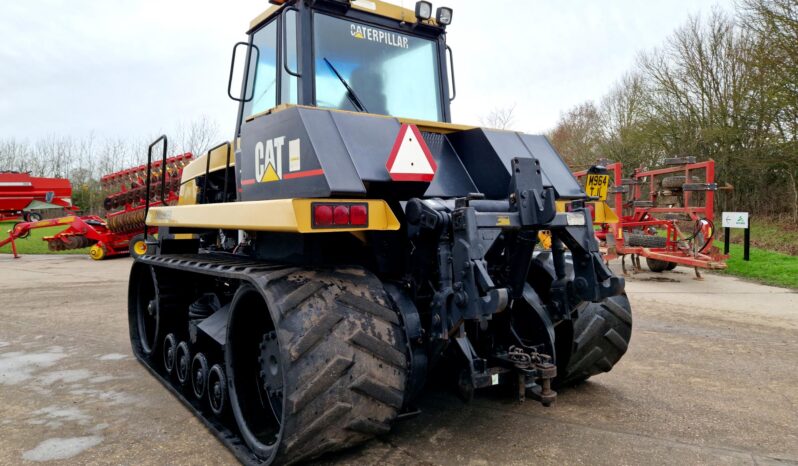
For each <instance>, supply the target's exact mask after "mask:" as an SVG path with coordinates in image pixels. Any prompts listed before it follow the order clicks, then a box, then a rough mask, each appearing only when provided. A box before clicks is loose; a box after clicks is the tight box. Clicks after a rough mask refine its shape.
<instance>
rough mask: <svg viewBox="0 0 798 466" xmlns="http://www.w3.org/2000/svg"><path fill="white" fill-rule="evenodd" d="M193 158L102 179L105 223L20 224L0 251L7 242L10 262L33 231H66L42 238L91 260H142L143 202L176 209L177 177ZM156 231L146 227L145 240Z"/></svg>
mask: <svg viewBox="0 0 798 466" xmlns="http://www.w3.org/2000/svg"><path fill="white" fill-rule="evenodd" d="M192 158H193V156H192V154H191V153H186V154H182V155H178V156H174V157H170V158H168V159H166V163H165V164H164V163H163V162H161V161H156V162H153V163H152V164H151V165H150V167H149V171H150V173H149V174H148V166H147V165H140V166H138V167H135V168H130V169H127V170H122V171H119V172H116V173H112V174H110V175H106V176H104V177H103V178H102V179H101V180H100V182H101V186H102V192H103V193H104V194H105V195H106V197H105V200H104V202H103V207H104V208H105V210H106V218H105V219H103V218H101V217H98V216H93V215H92V216H80V217H79V216H67V217H61V218H56V219H51V220H40V221H32V222H30V221H26V222H20V223H17V224H15V225H14V227H13V228H12V229H11V230H10V231H9V236H8V238H6V239H5V240H2V241H0V246H4V245H6V244H8V243H10V244H11V250H12V252H13V253H14V257H19V255H18V254H17V249H16V244H15V240H16V239H19V238H27V237H28V236H29V235H30V232H31V230H34V229H38V228H47V227H55V226H66V229H64V230H63V231H60V232H58V233H56V234H55V235H52V236H45V237H44V238H42V239H43V240H44V241H47V247H48V249H50V250H51V251H63V250H67V249H82V248H87V247H89V248H90V249H89V256H90V257H91V258H92V259H95V260H101V259H105V258H107V257H112V256H120V255H126V254H130V255H133V256H138V255H141V254H143V253H145V252H146V251H147V244H146V240H147V238H146V236H145V234H144V231H145V226H144V217H145V211H146V209H147V206H146V204H147V203H146V200H147V198H148V197H149V199H150V202H149V206H150V207H152V206H160V205H172V204H176V203H177V199H178V193H179V190H180V174H181V172H182V170H183V167H184V166H185V165H186V164H187V163H188V162H190V161H191V159H192ZM164 167H165V168H164ZM148 176H149V177H150V180H151V182H150V185H149V186H147V183H146V182H145V180H146V179H147V177H148ZM155 232H156V229H155V228H150V229H148V230H147V235H154V234H155Z"/></svg>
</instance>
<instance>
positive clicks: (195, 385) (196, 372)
mask: <svg viewBox="0 0 798 466" xmlns="http://www.w3.org/2000/svg"><path fill="white" fill-rule="evenodd" d="M207 386H208V358H206V357H205V355H204V354H202V353H197V354H196V355H195V356H194V359H193V360H192V361H191V389H192V391H193V392H194V396H196V397H197V399H198V400H201V399H202V397H203V396H205V389H206V387H207Z"/></svg>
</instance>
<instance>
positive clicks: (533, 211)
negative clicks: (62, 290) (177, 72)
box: [128, 0, 632, 464]
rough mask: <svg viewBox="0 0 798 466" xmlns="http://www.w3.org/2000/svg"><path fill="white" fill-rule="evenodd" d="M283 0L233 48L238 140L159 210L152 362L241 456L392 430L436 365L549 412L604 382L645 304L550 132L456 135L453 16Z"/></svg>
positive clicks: (135, 300) (463, 388)
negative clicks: (604, 250) (605, 246)
mask: <svg viewBox="0 0 798 466" xmlns="http://www.w3.org/2000/svg"><path fill="white" fill-rule="evenodd" d="M272 3H275V5H274V6H273V7H272V8H270V9H269V10H268V11H266V12H265V13H264V14H263V15H261V16H259V17H258V18H257V19H255V20H254V21H253V22H252V24H251V27H250V30H249V40H248V41H247V42H242V43H239V44H237V45H236V46H235V49H234V53H233V56H234V59H233V64H232V65H231V72H230V75H231V81H232V76H234V75H235V74H236V73H234V70H236V69H238V70H241V71H242V73H241V74H242V75H243V83H242V85H241V89H240V92H239V91H233V89H232V88H233V87H234V86H233V83H232V82H231V83H230V85H229V86H228V94H229V95H230V96H231V97H232V98H233V99H234V100H237V101H238V102H239V110H238V115H237V125H236V134H235V135H234V138H233V139H232V140H231V141H230V142H225V143H222V144H220V145H219V146H217V147H215V148H214V149H211V150H210V151H209V152H208V153H206V154H205V155H203V156H201V157H199V158H197V159H195V160H194V161H192V162H191V164H189V165H188V166H186V167H185V168H184V169H183V172H182V178H181V189H180V199H179V201H177V202H176V203H174V204H173V205H169V206H158V207H152V208H148V213H147V216H146V219H147V220H146V223H147V225H148V226H149V227H150V228H152V227H157V228H158V235H157V239H154V238H150V239H149V241H148V242H149V245H148V249H147V253H146V254H143V255H141V256H140V257H138V258H136V260H135V262H134V265H133V267H132V270H131V276H130V285H129V307H128V309H129V311H128V315H129V323H130V337H131V342H132V346H133V351H134V353H135V354H136V356H137V358H138V359H139V360H140V362H141V363H142V364H143V365H144V366H145V367H146V368H147V369H149V371H150V372H151V374H152V375H153V376H155V377H156V378H158V379H159V380H160V381H161V382H162V383H163V384H164V385H165V386H166V387H167V388H168V389H169V390H170V391H171V392H172V393H173V394H174V395H175V396H176V397H177V398H178V399H179V400H181V401H182V402H183V403H184V404H185V405H186V406H187V407H188V408H189V409H190V410H192V411H193V412H194V413H195V414H196V416H197V417H199V418H200V419H201V420H202V421H203V422H204V423H205V424H206V426H207V427H208V428H209V429H210V430H211V431H213V432H214V433H215V434H216V435H217V437H218V438H219V440H220V441H221V442H222V443H224V444H225V445H226V446H227V447H228V448H230V449H231V451H233V453H235V454H236V456H237V457H238V458H239V459H240V460H241V461H242V462H244V463H248V464H271V463H292V462H297V461H301V460H306V459H310V458H313V457H316V456H318V455H321V454H323V453H325V452H328V451H332V450H337V449H341V448H345V447H349V446H352V445H355V444H358V443H360V442H363V441H365V440H367V439H369V438H371V437H373V436H374V435H377V434H384V433H386V432H388V431H389V430H390V428H391V424H392V422H393V421H394V420H395V419H396V418H397V416H398V415H399V414H401V413H404V412H410V411H412V410H413V408H412V407H413V406H414V405H413V402H414V399H415V398H416V397H417V396H418V395H419V392H420V391H421V389H422V387H423V386H424V384H425V381H426V379H427V376H428V374H430V373H431V372H432V371H435V373H436V374H449V375H448V377H449V379H448V380H450V381H451V384H452V386H453V387H457V388H458V389H459V391H460V393H461V394H462V395H463V396H464V397H465V398H466V399H470V398H471V397H472V396H474V393H475V392H476V393H479V390H481V389H483V388H486V387H491V386H503V387H507V389H508V391H509V392H510V395H509V396H513V397H517V398H518V399H521V400H523V399H524V398H525V397H531V398H535V399H537V400H539V401H541V402H542V403H543V404H544V405H550V404H552V403H553V402H554V401H555V399H556V392H555V390H554V388H556V387H557V386H563V385H567V384H571V383H575V382H578V381H581V380H584V379H586V378H588V377H590V376H592V375H594V374H597V373H600V372H606V371H609V370H610V369H611V368H612V366H613V365H614V364H615V363H616V362H617V361H618V360H619V359H620V357H621V356H622V355H623V353H624V352H625V350H626V345H627V343H628V341H629V338H630V334H631V324H632V320H631V311H630V308H629V303H628V301H627V300H626V298H625V296H624V294H623V292H624V283H623V280H622V279H621V278H619V277H616V276H615V275H614V274H613V273H612V272H611V271H610V270H609V269H608V268H607V267H606V265H605V264H604V262H603V260H602V257H601V254H600V253H599V249H598V244H597V242H596V240H595V237H594V234H593V227H592V223H591V217H590V214H589V212H588V211H587V209H586V208H585V202H586V201H588V200H589V198H588V196H587V195H586V194H585V192H584V190H583V189H582V188H581V187H580V185H579V184H578V183H577V181H576V180H575V179H574V177H573V176H572V175H571V173H570V172H569V170H568V168H567V167H566V165H565V164H564V163H563V162H562V160H561V159H560V157H559V156H558V154H557V153H556V151H555V150H554V149H553V148H552V146H551V145H550V144H549V142H548V141H547V140H546V138H545V137H543V136H535V135H529V134H523V133H516V132H511V131H499V130H493V129H488V128H479V127H472V126H463V125H456V124H452V123H451V111H450V102H451V100H452V99H453V98H454V97H455V90H454V89H455V86H454V71H453V68H452V62H453V60H452V52H451V49H449V47H448V46H447V44H446V29H447V28H448V27H450V24H451V22H452V17H453V12H452V10H451V9H449V8H445V7H442V8H438V9H437V10H436V11H435V12H433V8H432V5H431V4H429V3H428V2H418V4H416V8H415V10H406V9H402V8H400V7H398V6H395V5H391V4H388V3H383V2H380V1H376V0H352V1H349V0H315V1H311V0H306V1H273V2H272ZM242 57H243V58H242ZM154 152H157V153H158V154H159V156H161V155H163V156H164V157H165V156H166V154H167V152H168V149H167V147H166V137H162V138H161V139H159V140H158V141H156V142H155V143H153V145H151V146H150V153H149V156H150V159H152V157H153V153H154ZM150 184H152V185H153V188H152V189H155V190H156V192H157V189H159V185H158V183H147V186H150ZM161 189H162V188H161ZM557 202H560V203H562V206H563V207H562V209H559V210H561V211H558V209H557V207H556V206H557ZM541 231H549V232H551V233H550V238H551V243H552V245H551V249H550V250H545V251H544V250H542V249H541V248H540V247H539V246H538V245H537V242H538V234H539V232H541ZM444 377H446V376H444Z"/></svg>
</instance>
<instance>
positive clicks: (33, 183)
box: [0, 172, 76, 222]
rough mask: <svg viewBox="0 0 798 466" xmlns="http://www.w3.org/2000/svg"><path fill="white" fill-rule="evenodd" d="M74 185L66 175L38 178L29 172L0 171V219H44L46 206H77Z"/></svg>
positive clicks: (55, 207)
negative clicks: (64, 176) (73, 204)
mask: <svg viewBox="0 0 798 466" xmlns="http://www.w3.org/2000/svg"><path fill="white" fill-rule="evenodd" d="M71 197H72V186H71V185H70V184H69V180H66V179H63V178H39V177H35V176H30V174H28V173H18V172H0V221H4V220H16V219H19V218H20V217H21V218H22V219H23V220H24V221H26V222H31V221H33V222H35V221H37V220H41V219H42V216H41V214H40V213H39V211H41V210H47V209H66V210H76V209H75V207H73V206H72V198H71Z"/></svg>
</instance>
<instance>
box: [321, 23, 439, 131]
mask: <svg viewBox="0 0 798 466" xmlns="http://www.w3.org/2000/svg"><path fill="white" fill-rule="evenodd" d="M314 32H315V47H314V52H315V55H314V59H315V68H316V76H315V85H316V105H317V106H319V107H327V108H336V109H341V110H350V111H355V112H357V111H364V112H368V113H377V114H382V115H392V116H397V117H405V118H417V119H421V120H435V121H440V120H441V117H442V115H441V113H442V112H441V90H440V80H439V79H438V76H439V71H438V60H437V46H436V43H435V42H434V41H431V40H427V39H422V38H420V37H414V36H409V35H404V34H399V33H396V32H393V31H390V30H388V29H383V28H378V27H374V26H369V25H366V24H363V23H358V22H354V21H348V20H343V19H339V18H333V17H331V16H327V15H323V14H321V13H316V14H315V15H314Z"/></svg>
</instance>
